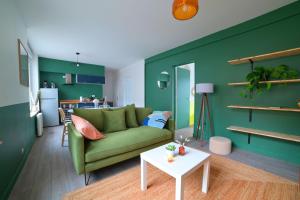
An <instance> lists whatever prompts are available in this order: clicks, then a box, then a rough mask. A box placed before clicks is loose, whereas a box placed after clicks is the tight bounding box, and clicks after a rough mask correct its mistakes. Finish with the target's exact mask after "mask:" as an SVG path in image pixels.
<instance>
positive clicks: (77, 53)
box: [76, 52, 80, 67]
mask: <svg viewBox="0 0 300 200" xmlns="http://www.w3.org/2000/svg"><path fill="white" fill-rule="evenodd" d="M79 55H80V53H79V52H76V56H77V62H76V67H79V66H80V64H79V62H78V56H79Z"/></svg>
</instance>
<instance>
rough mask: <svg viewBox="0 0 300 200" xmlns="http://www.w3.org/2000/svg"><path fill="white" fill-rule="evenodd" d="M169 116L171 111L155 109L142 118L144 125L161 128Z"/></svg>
mask: <svg viewBox="0 0 300 200" xmlns="http://www.w3.org/2000/svg"><path fill="white" fill-rule="evenodd" d="M170 117H171V112H169V111H164V112H162V111H155V112H153V114H151V115H149V116H148V117H146V118H145V119H144V125H145V126H151V127H156V128H160V129H162V128H164V127H165V125H166V123H167V121H168V119H169V118H170Z"/></svg>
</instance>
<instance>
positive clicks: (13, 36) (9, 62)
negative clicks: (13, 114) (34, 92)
mask: <svg viewBox="0 0 300 200" xmlns="http://www.w3.org/2000/svg"><path fill="white" fill-rule="evenodd" d="M0 27H1V31H0V107H2V106H7V105H13V104H18V103H24V102H28V101H29V92H28V87H25V86H22V85H20V83H19V62H18V49H17V39H18V38H19V39H21V41H22V43H23V44H24V45H25V46H26V47H27V34H26V27H25V24H24V22H23V20H22V18H21V17H20V15H19V12H18V10H17V8H16V6H15V1H12V0H1V2H0ZM27 48H28V47H27ZM37 70H38V69H37Z"/></svg>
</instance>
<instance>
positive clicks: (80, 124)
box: [71, 115, 104, 140]
mask: <svg viewBox="0 0 300 200" xmlns="http://www.w3.org/2000/svg"><path fill="white" fill-rule="evenodd" d="M71 118H72V122H73V124H74V125H75V127H76V129H77V130H78V131H79V132H80V133H81V134H82V135H83V136H84V137H85V138H87V139H90V140H99V139H102V138H104V135H103V134H102V133H101V132H99V131H98V130H97V129H96V128H95V127H94V126H93V125H92V124H91V123H90V122H89V121H87V120H86V119H83V118H81V117H78V116H76V115H72V116H71Z"/></svg>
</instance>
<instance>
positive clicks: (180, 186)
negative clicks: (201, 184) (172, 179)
mask: <svg viewBox="0 0 300 200" xmlns="http://www.w3.org/2000/svg"><path fill="white" fill-rule="evenodd" d="M183 197H184V183H183V178H182V177H178V178H176V198H175V199H176V200H183Z"/></svg>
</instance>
